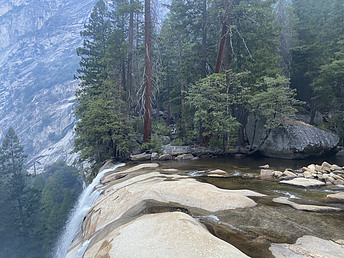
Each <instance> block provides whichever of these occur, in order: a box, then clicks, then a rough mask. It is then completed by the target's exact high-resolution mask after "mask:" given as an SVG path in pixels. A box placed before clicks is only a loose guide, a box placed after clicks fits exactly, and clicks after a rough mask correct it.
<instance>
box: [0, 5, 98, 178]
mask: <svg viewBox="0 0 344 258" xmlns="http://www.w3.org/2000/svg"><path fill="white" fill-rule="evenodd" d="M95 2H96V0H85V1H78V0H70V1H65V0H54V1H50V0H31V1H26V0H16V1H14V0H12V1H10V0H3V1H1V6H0V141H1V139H2V137H4V134H5V132H6V130H7V128H9V127H10V126H12V127H13V128H14V129H15V131H16V133H17V135H18V136H19V137H20V139H21V142H22V145H23V146H24V147H25V150H26V153H27V154H28V166H29V167H31V168H30V171H31V172H32V171H33V167H32V166H33V163H34V162H36V168H37V172H40V171H41V170H42V169H43V167H44V166H45V165H46V164H49V163H52V162H53V161H55V160H57V159H64V160H67V162H68V163H71V162H72V161H73V159H74V158H75V156H71V157H69V155H68V153H69V152H70V150H71V138H72V128H73V124H74V122H75V118H74V117H73V115H72V107H73V101H74V95H75V91H76V90H77V87H78V82H77V81H75V80H74V79H73V75H74V74H75V73H76V68H77V67H78V62H79V58H78V57H77V55H76V50H75V49H76V48H77V47H78V46H80V44H81V42H82V39H81V37H80V30H82V29H83V25H84V24H85V23H86V21H87V19H88V17H89V14H90V13H91V10H92V8H93V6H94V4H95Z"/></svg>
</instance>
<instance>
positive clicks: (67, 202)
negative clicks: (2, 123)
mask: <svg viewBox="0 0 344 258" xmlns="http://www.w3.org/2000/svg"><path fill="white" fill-rule="evenodd" d="M25 158H26V155H25V154H24V151H23V147H22V146H21V145H20V142H19V139H18V137H17V136H16V134H15V132H14V130H13V129H12V128H10V129H9V130H8V132H7V134H6V136H5V139H4V141H3V143H2V146H1V148H0V218H1V219H0V243H1V245H0V257H51V253H50V252H51V251H52V248H53V247H54V244H55V242H56V240H57V237H58V236H59V234H60V233H61V230H62V229H63V226H64V224H65V222H66V220H67V216H68V213H69V212H70V210H71V209H72V207H73V205H74V202H75V200H76V198H77V197H78V195H79V193H80V192H81V183H80V180H79V177H78V173H77V170H76V169H75V168H72V167H68V166H66V165H65V163H64V162H58V163H56V164H53V165H51V166H50V167H48V168H46V173H43V174H42V175H38V176H36V177H35V178H34V179H33V178H32V176H29V175H28V173H27V172H26V171H25V170H24V168H23V165H24V161H25Z"/></svg>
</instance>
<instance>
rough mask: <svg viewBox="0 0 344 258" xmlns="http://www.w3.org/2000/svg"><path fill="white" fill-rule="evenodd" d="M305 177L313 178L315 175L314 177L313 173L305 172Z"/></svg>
mask: <svg viewBox="0 0 344 258" xmlns="http://www.w3.org/2000/svg"><path fill="white" fill-rule="evenodd" d="M303 176H304V178H313V175H312V173H311V172H309V171H305V172H303Z"/></svg>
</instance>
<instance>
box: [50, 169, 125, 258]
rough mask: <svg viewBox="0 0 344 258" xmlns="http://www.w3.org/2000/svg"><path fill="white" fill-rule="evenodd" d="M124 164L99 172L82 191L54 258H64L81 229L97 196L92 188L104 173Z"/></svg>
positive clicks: (97, 192) (96, 192) (97, 193)
mask: <svg viewBox="0 0 344 258" xmlns="http://www.w3.org/2000/svg"><path fill="white" fill-rule="evenodd" d="M124 165H125V164H124V163H121V164H118V165H116V166H114V167H112V168H109V169H105V170H103V171H102V172H100V173H99V174H98V175H97V176H96V178H95V179H94V180H93V182H92V183H91V184H90V185H89V186H88V187H87V188H86V189H84V190H83V192H82V193H81V195H80V197H79V199H78V201H77V203H76V205H75V207H74V209H73V212H72V213H71V215H70V217H69V219H68V221H67V223H66V226H65V229H64V232H63V234H62V235H61V237H60V239H59V241H58V243H57V246H56V249H55V252H54V256H55V258H64V257H66V254H67V251H68V248H69V246H70V244H71V243H72V241H73V239H74V238H75V236H76V234H77V232H78V230H79V229H80V227H81V223H82V221H83V219H84V217H85V215H86V213H87V212H88V211H89V209H90V208H91V207H92V205H93V203H94V201H95V200H96V199H97V197H98V196H99V194H100V192H99V191H94V187H95V186H96V185H98V184H99V183H100V179H101V178H102V177H103V176H104V174H105V173H107V172H110V171H114V170H116V169H117V168H119V167H122V166H124Z"/></svg>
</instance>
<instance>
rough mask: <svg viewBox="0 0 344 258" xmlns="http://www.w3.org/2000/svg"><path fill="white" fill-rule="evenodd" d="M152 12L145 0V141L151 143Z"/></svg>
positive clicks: (147, 1) (147, 0)
mask: <svg viewBox="0 0 344 258" xmlns="http://www.w3.org/2000/svg"><path fill="white" fill-rule="evenodd" d="M151 46H152V44H151V12H150V0H145V52H146V54H145V64H146V67H145V69H146V71H145V80H146V87H145V117H144V133H143V141H144V142H150V140H151V132H152V64H151Z"/></svg>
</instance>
